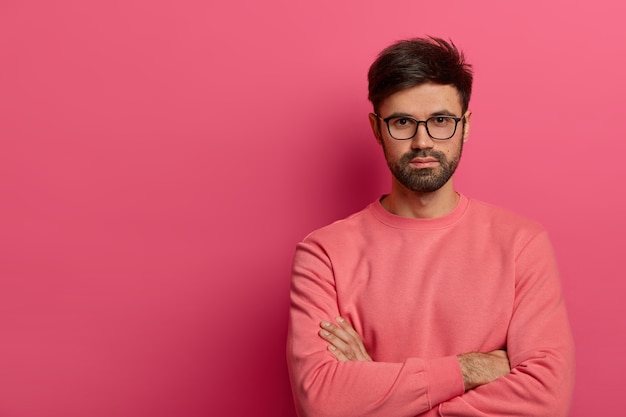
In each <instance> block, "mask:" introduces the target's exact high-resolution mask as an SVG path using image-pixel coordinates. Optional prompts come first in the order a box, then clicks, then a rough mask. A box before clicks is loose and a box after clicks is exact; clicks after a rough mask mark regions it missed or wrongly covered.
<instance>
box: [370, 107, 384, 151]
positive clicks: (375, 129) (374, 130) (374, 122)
mask: <svg viewBox="0 0 626 417" xmlns="http://www.w3.org/2000/svg"><path fill="white" fill-rule="evenodd" d="M369 118H370V127H371V128H372V133H374V137H375V138H376V142H378V143H379V144H381V145H382V144H383V138H382V137H381V136H380V129H379V127H380V124H379V123H378V121H379V119H378V117H376V115H375V114H374V113H370V114H369Z"/></svg>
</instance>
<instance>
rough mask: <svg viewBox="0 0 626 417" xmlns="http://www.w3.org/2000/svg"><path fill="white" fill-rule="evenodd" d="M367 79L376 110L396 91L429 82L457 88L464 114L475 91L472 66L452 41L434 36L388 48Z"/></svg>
mask: <svg viewBox="0 0 626 417" xmlns="http://www.w3.org/2000/svg"><path fill="white" fill-rule="evenodd" d="M367 78H368V82H369V87H368V88H369V95H368V99H369V101H371V102H372V105H373V106H374V111H375V112H378V107H379V106H380V105H381V104H382V102H383V101H384V100H385V99H386V98H387V97H389V96H391V95H392V94H395V93H397V92H398V91H402V90H405V89H407V88H411V87H415V86H417V85H420V84H424V83H427V82H432V83H436V84H442V85H452V86H454V87H456V89H457V91H458V92H459V96H460V98H461V106H462V108H463V113H465V111H467V108H468V106H469V101H470V95H471V93H472V79H473V75H472V66H471V65H470V64H468V63H467V62H465V57H464V56H463V53H462V52H461V51H459V50H458V49H457V48H456V46H455V45H454V43H453V42H452V41H450V42H447V41H445V40H443V39H440V38H434V37H428V38H414V39H407V40H402V41H398V42H396V43H394V44H392V45H391V46H389V47H387V48H385V49H384V50H383V51H382V52H381V53H380V55H378V58H376V61H374V63H373V64H372V66H371V67H370V69H369V72H368V74H367Z"/></svg>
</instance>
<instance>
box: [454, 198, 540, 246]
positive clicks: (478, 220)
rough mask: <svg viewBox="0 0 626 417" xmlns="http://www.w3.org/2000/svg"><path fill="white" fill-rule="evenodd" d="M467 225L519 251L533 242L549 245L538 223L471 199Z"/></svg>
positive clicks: (504, 209) (507, 210)
mask: <svg viewBox="0 0 626 417" xmlns="http://www.w3.org/2000/svg"><path fill="white" fill-rule="evenodd" d="M466 223H471V224H473V226H474V227H479V228H480V231H479V233H487V234H488V235H489V236H490V238H491V239H496V240H499V241H504V242H508V244H510V245H512V246H513V247H514V248H516V250H518V251H520V250H522V249H523V248H524V247H526V245H528V244H529V243H530V242H532V241H545V242H547V243H549V238H548V236H547V232H546V230H545V229H544V227H543V226H542V225H541V224H539V223H538V222H537V221H535V220H532V219H529V218H527V217H525V216H522V215H520V214H518V213H516V212H515V211H512V210H509V209H507V208H504V207H500V206H496V205H493V204H490V203H486V202H484V201H480V200H475V199H470V204H469V209H468V213H467V218H466Z"/></svg>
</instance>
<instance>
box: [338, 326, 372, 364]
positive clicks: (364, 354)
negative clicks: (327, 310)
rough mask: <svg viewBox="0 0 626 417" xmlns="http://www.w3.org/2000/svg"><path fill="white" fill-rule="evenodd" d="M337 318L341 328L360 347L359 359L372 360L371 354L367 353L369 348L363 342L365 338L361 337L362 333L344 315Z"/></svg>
mask: <svg viewBox="0 0 626 417" xmlns="http://www.w3.org/2000/svg"><path fill="white" fill-rule="evenodd" d="M336 320H337V322H338V323H339V325H340V326H341V328H342V329H343V330H344V331H345V332H346V333H348V334H349V335H350V337H351V338H352V340H354V341H355V342H356V343H357V344H356V346H355V347H356V348H357V349H358V354H357V356H358V357H359V359H360V360H368V361H371V360H372V358H370V355H369V354H368V353H367V349H365V345H364V344H363V339H361V335H360V334H359V333H358V332H357V331H356V330H355V329H354V327H352V325H351V324H350V322H348V320H346V319H344V318H343V317H337V319H336Z"/></svg>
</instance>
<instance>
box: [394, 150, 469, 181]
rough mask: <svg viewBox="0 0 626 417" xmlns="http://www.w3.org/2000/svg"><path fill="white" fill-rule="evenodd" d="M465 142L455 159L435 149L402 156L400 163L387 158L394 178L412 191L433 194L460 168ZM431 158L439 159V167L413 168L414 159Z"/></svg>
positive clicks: (415, 151) (416, 151)
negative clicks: (412, 161)
mask: <svg viewBox="0 0 626 417" xmlns="http://www.w3.org/2000/svg"><path fill="white" fill-rule="evenodd" d="M462 151H463V142H461V147H460V148H459V153H458V155H457V156H456V157H455V158H452V159H450V160H448V158H447V157H446V155H445V154H444V153H442V152H439V151H436V150H433V149H422V150H419V149H416V150H413V151H411V152H408V153H406V154H404V155H403V156H402V158H400V159H399V160H398V161H390V160H389V159H388V158H387V165H388V166H389V169H390V170H391V173H392V174H393V176H394V177H395V178H396V179H397V180H398V181H399V182H400V184H402V185H404V186H405V187H406V188H408V189H409V190H411V191H415V192H420V193H431V192H433V191H437V190H438V189H440V188H441V187H443V186H444V185H445V184H446V183H447V182H448V180H450V178H452V175H453V174H454V171H456V168H457V167H458V166H459V161H460V160H461V153H462ZM417 157H420V158H425V157H431V158H435V159H437V161H438V162H439V166H438V167H434V168H412V167H411V160H413V159H414V158H417Z"/></svg>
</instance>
